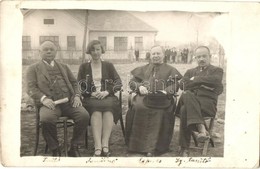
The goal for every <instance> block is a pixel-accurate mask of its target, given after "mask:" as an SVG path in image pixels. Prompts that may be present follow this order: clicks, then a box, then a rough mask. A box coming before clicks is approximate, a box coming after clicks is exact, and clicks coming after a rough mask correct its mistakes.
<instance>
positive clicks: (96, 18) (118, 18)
mask: <svg viewBox="0 0 260 169" xmlns="http://www.w3.org/2000/svg"><path fill="white" fill-rule="evenodd" d="M66 12H68V13H70V15H71V16H72V17H74V18H75V19H77V20H78V21H79V22H80V23H82V24H84V23H85V16H86V10H66ZM88 28H89V30H90V31H144V32H157V30H156V29H155V28H153V27H152V26H150V25H148V24H147V23H146V22H144V21H142V20H141V19H139V18H137V17H135V16H134V15H132V14H130V13H129V12H126V11H115V10H102V11H98V10H88Z"/></svg>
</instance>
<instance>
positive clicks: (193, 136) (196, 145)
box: [191, 132, 199, 147]
mask: <svg viewBox="0 0 260 169" xmlns="http://www.w3.org/2000/svg"><path fill="white" fill-rule="evenodd" d="M191 136H192V138H193V141H194V144H195V147H198V146H199V143H198V141H197V139H196V136H195V135H194V133H193V132H191Z"/></svg>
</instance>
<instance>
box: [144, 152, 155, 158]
mask: <svg viewBox="0 0 260 169" xmlns="http://www.w3.org/2000/svg"><path fill="white" fill-rule="evenodd" d="M153 156H154V154H153V153H151V152H148V153H147V154H146V157H153Z"/></svg>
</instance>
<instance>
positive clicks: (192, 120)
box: [176, 46, 223, 156]
mask: <svg viewBox="0 0 260 169" xmlns="http://www.w3.org/2000/svg"><path fill="white" fill-rule="evenodd" d="M195 58H196V60H197V63H198V66H197V67H195V68H193V69H189V70H187V72H186V73H185V74H184V76H183V78H182V80H181V83H180V84H181V86H180V87H181V89H182V90H183V91H184V92H183V94H182V95H181V97H180V101H179V105H178V108H177V110H176V113H177V114H180V117H181V124H180V137H179V145H180V147H181V152H180V153H181V154H180V155H182V156H188V155H189V145H190V139H191V132H193V131H196V132H195V133H196V138H197V141H199V142H203V141H205V140H206V139H208V138H209V135H208V133H207V131H206V128H205V126H204V120H203V117H215V115H216V112H217V99H218V95H219V94H221V93H222V92H223V85H222V77H223V69H221V68H219V67H215V66H213V65H211V64H210V58H211V55H210V50H209V48H208V47H206V46H199V47H198V48H196V50H195Z"/></svg>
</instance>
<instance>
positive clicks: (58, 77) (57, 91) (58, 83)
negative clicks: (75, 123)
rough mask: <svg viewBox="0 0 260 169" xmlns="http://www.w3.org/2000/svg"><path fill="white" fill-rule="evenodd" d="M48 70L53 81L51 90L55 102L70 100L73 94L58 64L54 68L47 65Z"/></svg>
mask: <svg viewBox="0 0 260 169" xmlns="http://www.w3.org/2000/svg"><path fill="white" fill-rule="evenodd" d="M46 69H47V71H48V73H49V76H50V79H51V85H50V90H51V93H52V99H53V100H54V101H55V100H58V99H63V98H65V97H68V98H70V96H71V94H70V91H69V88H68V86H67V84H66V82H65V80H64V77H63V76H62V74H61V71H60V69H59V68H58V66H57V64H55V65H54V66H53V67H52V66H49V65H46Z"/></svg>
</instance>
